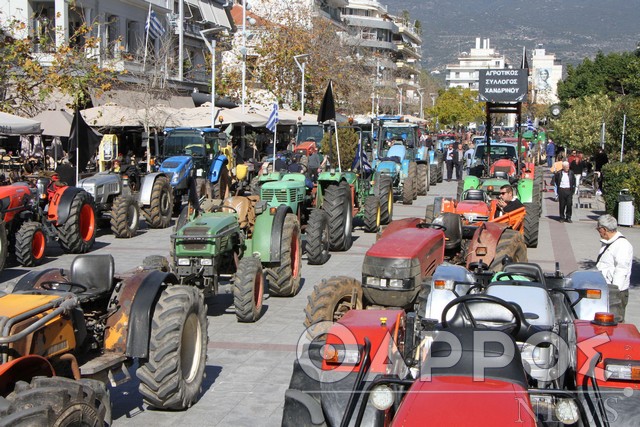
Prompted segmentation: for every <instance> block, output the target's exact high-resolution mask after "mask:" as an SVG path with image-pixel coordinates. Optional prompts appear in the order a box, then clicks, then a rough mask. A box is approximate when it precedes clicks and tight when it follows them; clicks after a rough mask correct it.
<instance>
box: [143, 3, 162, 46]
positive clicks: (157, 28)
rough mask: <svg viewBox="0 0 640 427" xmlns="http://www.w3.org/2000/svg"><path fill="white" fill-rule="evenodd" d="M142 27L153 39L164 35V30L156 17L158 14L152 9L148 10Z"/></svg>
mask: <svg viewBox="0 0 640 427" xmlns="http://www.w3.org/2000/svg"><path fill="white" fill-rule="evenodd" d="M144 29H145V31H147V32H148V33H149V35H150V36H151V37H153V38H154V39H157V38H160V37H162V36H164V33H165V30H164V28H163V27H162V24H161V23H160V20H159V19H158V15H156V13H155V12H154V11H153V10H152V11H151V12H149V17H148V19H147V22H146V24H145V26H144Z"/></svg>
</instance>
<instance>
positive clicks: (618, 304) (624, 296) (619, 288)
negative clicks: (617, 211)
mask: <svg viewBox="0 0 640 427" xmlns="http://www.w3.org/2000/svg"><path fill="white" fill-rule="evenodd" d="M596 230H598V233H599V234H600V242H601V243H602V245H601V246H600V251H599V252H598V258H597V260H596V268H597V269H598V270H600V272H602V275H603V276H604V279H605V280H606V282H607V285H609V307H610V310H611V312H613V313H614V314H615V315H616V320H617V321H618V322H624V316H625V311H626V308H627V302H628V301H629V283H630V278H631V265H632V263H633V246H632V245H631V243H630V242H629V240H627V238H626V237H624V236H623V235H622V233H620V232H619V231H618V222H617V221H616V219H615V218H614V217H613V216H611V215H609V214H606V215H602V216H600V217H599V218H598V225H597V226H596ZM618 293H619V295H620V297H619V298H616V297H617V294H618Z"/></svg>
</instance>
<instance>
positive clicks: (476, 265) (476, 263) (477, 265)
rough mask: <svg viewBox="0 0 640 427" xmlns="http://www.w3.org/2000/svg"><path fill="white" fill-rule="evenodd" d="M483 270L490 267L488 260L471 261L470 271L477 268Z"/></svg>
mask: <svg viewBox="0 0 640 427" xmlns="http://www.w3.org/2000/svg"><path fill="white" fill-rule="evenodd" d="M478 269H480V270H483V271H486V270H488V269H489V264H487V263H486V262H482V261H474V262H471V263H469V270H470V271H475V270H478Z"/></svg>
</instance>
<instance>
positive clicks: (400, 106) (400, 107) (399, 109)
mask: <svg viewBox="0 0 640 427" xmlns="http://www.w3.org/2000/svg"><path fill="white" fill-rule="evenodd" d="M398 92H400V103H399V108H398V114H399V115H402V88H401V87H399V88H398Z"/></svg>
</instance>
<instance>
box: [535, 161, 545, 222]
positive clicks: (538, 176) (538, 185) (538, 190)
mask: <svg viewBox="0 0 640 427" xmlns="http://www.w3.org/2000/svg"><path fill="white" fill-rule="evenodd" d="M542 180H543V172H542V168H541V167H538V166H536V168H535V170H534V172H533V200H534V201H535V202H537V203H538V205H539V206H542V187H543V182H542ZM539 214H542V209H540V212H539Z"/></svg>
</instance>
